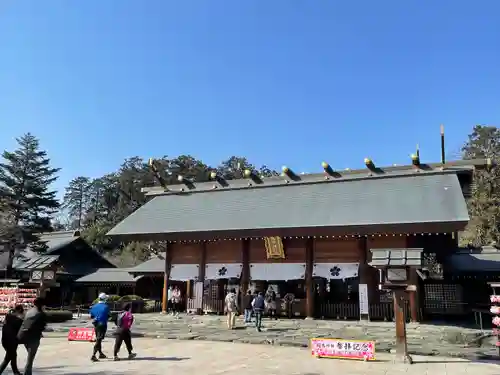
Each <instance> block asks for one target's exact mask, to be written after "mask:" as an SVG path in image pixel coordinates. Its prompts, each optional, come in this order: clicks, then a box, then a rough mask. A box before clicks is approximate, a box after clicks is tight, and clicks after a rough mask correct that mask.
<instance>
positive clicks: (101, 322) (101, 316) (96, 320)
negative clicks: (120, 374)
mask: <svg viewBox="0 0 500 375" xmlns="http://www.w3.org/2000/svg"><path fill="white" fill-rule="evenodd" d="M90 317H91V318H92V324H93V325H94V331H95V344H94V352H93V353H92V357H91V358H90V360H91V361H92V362H97V361H98V360H99V359H105V358H107V357H106V355H105V354H104V353H103V352H102V340H104V337H106V331H107V330H108V320H109V306H108V296H107V295H106V294H105V293H101V294H99V301H98V302H97V303H96V304H95V305H94V306H92V307H91V308H90ZM97 354H99V358H97Z"/></svg>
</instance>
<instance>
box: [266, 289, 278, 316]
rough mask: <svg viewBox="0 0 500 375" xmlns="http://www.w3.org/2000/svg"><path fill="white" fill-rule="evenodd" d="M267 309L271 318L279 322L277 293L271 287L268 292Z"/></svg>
mask: <svg viewBox="0 0 500 375" xmlns="http://www.w3.org/2000/svg"><path fill="white" fill-rule="evenodd" d="M266 307H267V312H268V314H269V317H270V318H271V319H272V318H274V319H275V320H278V315H277V314H276V292H275V291H274V290H273V288H271V287H269V290H268V291H267V295H266Z"/></svg>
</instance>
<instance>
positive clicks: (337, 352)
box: [311, 338, 375, 361]
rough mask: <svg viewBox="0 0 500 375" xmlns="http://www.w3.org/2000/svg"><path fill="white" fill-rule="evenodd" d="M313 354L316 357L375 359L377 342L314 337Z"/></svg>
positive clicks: (312, 341)
mask: <svg viewBox="0 0 500 375" xmlns="http://www.w3.org/2000/svg"><path fill="white" fill-rule="evenodd" d="M311 354H312V355H313V356H314V357H316V358H341V359H361V360H363V361H374V360H375V342H374V341H361V340H341V339H326V338H313V339H311Z"/></svg>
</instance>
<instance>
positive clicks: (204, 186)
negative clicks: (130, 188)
mask: <svg viewBox="0 0 500 375" xmlns="http://www.w3.org/2000/svg"><path fill="white" fill-rule="evenodd" d="M462 170H464V169H459V170H456V169H439V170H438V169H432V170H422V169H411V170H404V171H400V172H399V173H386V172H383V173H377V172H372V171H369V170H364V171H365V173H364V174H361V173H359V174H352V175H348V176H345V177H333V176H327V175H325V174H324V173H318V174H308V175H301V176H300V177H302V178H297V179H295V180H294V179H290V178H287V177H273V178H266V179H263V182H261V183H256V182H254V181H252V180H250V179H238V180H229V181H228V186H222V185H220V184H218V183H217V182H213V181H212V182H199V183H194V185H195V188H193V189H186V188H185V185H182V184H177V185H170V186H169V190H168V191H165V190H164V189H163V188H162V187H155V188H143V192H145V193H146V195H147V196H162V195H178V196H183V195H184V196H189V195H192V194H196V193H208V192H223V191H232V190H248V189H265V188H273V187H285V186H304V185H315V184H329V183H342V182H354V181H364V180H381V179H390V178H405V177H415V176H423V175H426V176H428V175H443V174H456V173H458V172H460V171H462ZM466 170H467V169H465V171H466ZM266 182H267V183H266ZM176 189H177V190H176Z"/></svg>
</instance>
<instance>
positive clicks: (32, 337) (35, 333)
mask: <svg viewBox="0 0 500 375" xmlns="http://www.w3.org/2000/svg"><path fill="white" fill-rule="evenodd" d="M33 305H34V306H33V307H32V308H31V309H29V310H28V312H27V313H26V316H25V317H24V320H23V323H22V324H21V328H20V329H19V332H18V334H17V339H18V341H19V343H20V344H24V346H25V347H26V351H27V352H28V356H27V359H26V366H25V368H24V375H32V374H33V362H34V361H35V356H36V353H37V352H38V348H39V347H40V340H41V338H42V333H43V331H44V330H45V327H46V325H47V315H46V314H45V311H43V310H44V309H43V308H44V306H45V301H44V300H43V298H36V299H35V302H33Z"/></svg>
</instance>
